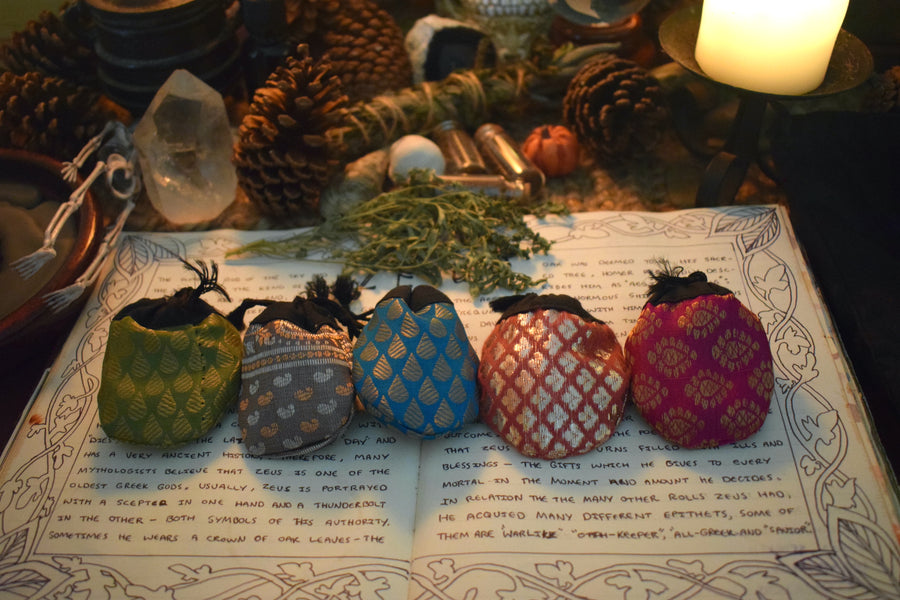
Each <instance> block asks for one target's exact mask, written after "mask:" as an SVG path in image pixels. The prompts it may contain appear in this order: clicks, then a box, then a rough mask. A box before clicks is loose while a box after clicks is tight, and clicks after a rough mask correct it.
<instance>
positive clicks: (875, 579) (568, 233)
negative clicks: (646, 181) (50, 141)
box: [0, 207, 900, 600]
mask: <svg viewBox="0 0 900 600" xmlns="http://www.w3.org/2000/svg"><path fill="white" fill-rule="evenodd" d="M573 223H574V224H573V225H572V226H571V227H569V226H565V227H563V226H560V225H559V224H551V225H547V226H546V231H547V233H548V237H550V238H551V239H554V240H555V241H556V242H557V243H558V244H560V245H565V244H570V243H573V242H574V241H575V240H579V243H581V242H583V241H584V240H596V244H595V245H596V246H598V247H599V246H602V244H603V243H604V240H608V239H613V240H623V239H632V240H640V239H648V238H663V239H672V240H673V241H674V240H681V241H682V242H685V241H687V242H690V241H700V240H710V239H712V240H716V241H717V242H719V243H723V244H731V245H732V246H733V247H734V249H735V251H736V252H737V254H738V255H739V256H740V257H741V259H742V272H743V275H744V284H745V285H746V286H747V289H748V290H750V291H751V292H752V293H753V298H752V301H751V305H752V307H753V308H754V309H755V310H756V311H757V312H758V314H759V315H760V317H761V319H762V320H763V322H764V324H765V325H766V328H767V332H768V335H769V338H770V342H771V345H772V349H773V354H774V355H775V362H776V364H775V369H776V396H777V398H776V400H777V406H778V409H779V410H780V411H781V412H782V418H783V419H784V420H785V422H786V423H788V424H789V425H790V428H789V431H788V432H787V434H788V439H789V441H790V444H791V448H792V451H793V452H794V455H795V461H796V465H797V468H798V473H800V476H801V478H802V479H803V482H804V486H805V488H806V489H809V490H811V491H812V492H811V493H810V497H809V499H808V502H809V505H810V507H811V513H812V514H814V515H815V519H816V523H815V529H816V531H817V534H819V535H818V541H819V548H818V549H817V550H815V551H804V552H802V553H794V554H790V553H789V554H786V555H784V554H781V555H775V554H770V555H766V556H762V555H760V556H754V557H740V558H735V559H733V560H730V559H729V558H728V557H719V558H713V557H710V556H700V557H697V556H683V557H674V558H673V557H662V556H660V557H651V556H640V557H631V559H629V560H627V561H625V562H623V561H622V559H621V558H613V557H609V560H608V561H607V563H608V564H602V565H601V564H598V563H599V561H598V560H597V559H596V558H594V559H591V560H580V559H578V560H574V559H573V561H568V560H565V559H553V558H551V557H547V556H534V557H527V556H526V557H516V559H515V561H509V562H508V561H506V560H505V559H503V558H498V557H496V556H485V555H475V554H472V555H466V556H465V557H462V556H453V557H450V556H446V557H440V558H437V559H433V558H432V559H429V560H428V561H427V562H426V563H425V564H422V565H416V568H415V569H414V571H413V573H412V574H411V576H412V579H413V584H412V585H411V587H410V589H411V590H414V591H415V592H416V595H415V597H420V598H436V599H437V598H442V599H453V600H456V599H457V598H459V599H462V598H468V597H470V596H467V595H466V594H467V591H466V590H468V589H471V588H472V587H473V585H474V589H478V586H477V585H475V584H470V583H469V582H477V581H485V580H486V578H487V579H491V580H495V581H502V582H503V585H504V586H505V587H502V590H503V592H502V593H504V594H507V593H508V594H512V595H511V596H509V597H516V593H517V592H520V591H523V590H543V591H545V592H546V594H547V595H549V596H550V597H553V594H556V595H557V596H558V597H563V598H569V597H571V598H576V597H594V596H593V595H592V594H593V593H594V592H593V591H592V592H591V593H587V591H588V590H603V593H604V594H610V595H612V596H622V595H625V594H632V593H634V594H637V597H646V594H649V593H651V592H652V593H654V594H655V596H654V597H660V598H675V597H682V598H684V597H691V596H693V595H695V594H697V593H699V592H700V591H701V590H703V591H705V592H706V593H711V594H712V595H713V596H714V597H741V596H742V595H743V594H745V593H748V592H749V591H751V590H752V589H755V590H760V591H762V592H764V591H765V590H769V592H772V593H780V594H781V597H798V598H799V597H808V594H809V593H810V590H815V591H816V592H818V593H819V594H820V595H821V596H822V597H854V594H856V597H858V595H859V593H862V592H865V591H868V592H869V593H874V594H881V595H890V594H892V593H894V592H895V591H896V587H891V586H896V585H897V579H896V573H897V570H896V569H897V565H898V564H900V552H898V549H897V541H896V536H895V534H894V533H893V529H894V528H896V527H897V523H896V514H895V511H896V505H895V502H896V498H895V497H894V494H895V492H894V491H893V490H892V489H890V488H889V486H888V484H887V483H886V482H884V481H883V480H880V481H879V480H878V476H877V474H876V473H855V472H852V471H851V472H848V470H847V468H846V466H845V465H844V461H845V458H846V456H847V453H848V445H849V444H850V443H851V442H857V441H860V440H865V439H867V436H868V435H870V434H869V432H868V431H867V430H865V429H864V426H865V423H864V422H863V421H864V420H863V421H854V420H852V419H849V418H848V417H847V416H846V415H847V413H846V411H845V410H844V406H845V404H848V403H849V404H851V405H855V404H858V403H859V402H860V400H859V398H858V391H856V390H855V389H854V388H853V387H852V385H850V384H849V383H848V384H847V387H846V389H839V390H838V389H834V388H833V386H831V387H829V388H828V389H827V390H826V389H823V388H820V387H819V385H818V384H819V381H820V375H821V372H822V371H824V370H826V369H831V370H833V369H835V368H837V369H838V370H841V369H845V365H843V363H842V360H843V358H842V356H841V355H840V354H839V353H838V352H835V351H834V349H833V348H823V347H821V346H822V342H820V340H819V335H818V334H817V332H819V331H821V330H822V329H823V327H827V326H828V324H827V322H808V319H809V318H812V319H815V318H819V317H820V316H818V315H804V316H803V317H802V318H801V316H800V315H798V314H797V301H798V295H799V294H809V295H814V290H812V289H808V290H805V291H804V290H803V288H804V287H805V286H807V285H808V282H807V281H806V279H805V278H806V275H805V274H804V273H796V272H794V271H793V269H792V266H793V264H794V263H793V262H791V261H800V260H801V259H800V258H799V256H798V255H793V253H795V252H796V249H795V248H793V245H794V242H793V238H792V236H791V233H790V231H788V230H787V229H786V227H785V225H784V224H785V223H787V217H786V213H785V212H784V211H783V209H780V208H773V207H741V208H726V209H693V210H688V211H680V212H676V213H670V214H651V213H599V214H595V213H590V214H585V215H579V216H578V218H576V219H574V220H573ZM539 227H543V226H541V225H539ZM217 235H219V234H217V233H216V232H212V233H210V234H206V235H205V236H203V235H198V234H194V235H193V236H182V235H181V234H178V235H162V234H150V235H146V236H142V235H129V236H128V237H126V238H124V239H123V243H122V244H121V246H120V248H119V251H118V253H117V255H116V258H115V261H114V262H113V263H112V264H111V266H110V267H109V269H110V272H109V273H108V274H107V276H106V277H105V278H104V280H103V283H102V284H101V285H100V286H99V287H98V289H97V290H96V291H95V292H94V295H93V296H92V298H91V300H90V301H89V302H88V305H87V307H86V309H85V312H84V314H83V315H82V318H81V320H80V321H79V327H80V329H78V328H77V329H76V333H77V334H78V335H73V336H72V337H71V338H70V339H69V340H68V341H67V343H66V346H65V347H64V348H63V351H62V357H63V360H62V361H60V362H59V363H57V365H55V367H54V373H53V376H52V377H51V378H50V379H49V380H48V386H47V387H46V388H45V389H44V390H43V392H42V398H43V399H44V403H43V404H41V405H40V413H37V417H38V418H37V419H36V420H28V421H26V422H25V427H24V428H23V429H22V430H20V431H19V432H18V435H17V438H16V439H14V440H13V442H12V443H11V444H10V446H9V447H8V449H7V454H6V455H5V456H4V464H3V465H2V468H3V480H2V483H0V527H2V529H0V532H2V537H0V565H2V569H3V572H4V573H5V574H6V575H7V579H6V580H5V582H4V583H2V584H0V585H2V586H6V589H7V590H8V591H15V592H17V593H20V594H21V595H22V596H23V597H35V598H37V597H44V596H49V597H54V596H55V597H60V598H62V597H69V596H73V595H75V594H76V593H77V594H78V595H80V597H85V598H94V597H97V598H100V597H107V595H109V594H110V593H111V592H110V590H113V589H115V590H118V591H119V592H120V593H121V594H122V597H144V598H157V597H158V598H178V597H191V598H207V597H215V596H216V595H217V594H219V593H220V592H222V590H223V589H238V588H239V589H243V590H246V594H251V590H252V594H253V595H255V596H256V597H258V598H280V597H296V598H331V597H344V596H341V595H340V594H344V595H346V596H347V597H360V598H363V599H368V598H372V599H374V598H394V597H398V598H399V597H404V596H405V594H406V586H407V580H408V579H409V577H410V573H409V563H408V562H404V561H399V562H398V561H393V560H385V561H372V560H368V559H367V560H366V561H365V562H357V563H355V562H354V561H353V560H352V559H351V560H346V561H343V564H342V561H340V560H335V559H333V558H331V559H328V560H327V561H325V560H323V561H321V562H318V561H317V559H305V558H298V559H296V560H293V559H292V560H287V559H274V560H260V559H257V558H256V557H241V558H232V559H228V558H221V557H215V559H213V558H212V557H177V559H176V558H174V557H173V560H172V562H171V563H170V564H168V565H167V569H166V571H165V572H163V573H161V574H160V573H156V574H154V575H153V576H150V575H147V576H146V577H144V578H143V579H139V578H137V577H135V576H133V575H126V574H124V572H123V571H124V570H125V569H122V568H118V567H117V565H119V564H122V565H124V564H127V563H128V562H129V560H131V559H128V558H124V557H116V556H91V557H90V559H89V560H88V559H85V558H83V557H81V556H79V555H77V554H73V555H59V556H51V557H46V556H43V555H38V554H36V553H35V548H36V546H37V544H38V542H39V540H40V537H41V535H42V533H43V532H44V531H45V527H46V520H47V519H48V518H49V517H50V516H51V515H52V514H53V512H54V509H55V504H56V502H57V501H58V499H59V497H60V496H61V490H60V481H62V479H64V475H65V473H66V472H67V471H68V470H70V469H71V468H72V465H73V464H74V454H75V452H76V449H77V448H80V447H81V441H80V440H79V439H77V438H76V435H84V431H85V423H86V422H87V421H89V420H90V419H92V418H93V417H94V414H95V402H94V399H95V397H96V391H97V387H98V385H99V381H98V379H97V377H96V376H95V375H93V374H92V373H97V372H99V369H98V364H99V361H100V360H101V359H102V355H103V350H104V347H105V338H106V334H107V332H108V323H109V319H110V318H111V316H112V314H114V313H115V312H116V311H117V310H118V309H119V308H121V307H122V306H125V305H126V304H128V303H130V302H132V301H134V300H136V299H138V298H139V297H141V294H142V293H143V292H144V290H146V289H148V287H149V285H150V281H151V280H152V279H153V277H154V274H155V271H156V269H157V268H158V265H159V261H161V260H167V259H171V257H172V255H175V256H185V255H188V256H191V257H192V258H193V257H194V255H196V254H198V253H199V254H200V255H201V256H203V255H208V256H215V257H218V256H223V255H224V252H225V251H226V250H229V249H231V248H233V247H234V241H235V236H238V237H239V238H240V239H248V238H249V237H252V236H248V235H246V234H234V236H231V237H229V236H227V235H223V236H222V238H221V239H218V238H217ZM241 236H243V237H241ZM257 237H261V235H258V236H257ZM197 239H200V240H201V241H200V242H197V241H196V240H197ZM147 240H152V243H151V242H148V241H147ZM184 240H191V242H190V243H191V247H190V252H188V249H187V248H186V246H187V245H188V242H187V241H184ZM606 243H609V242H608V241H607V242H606ZM776 244H780V246H779V249H778V250H776V249H774V246H775V245H776ZM785 244H787V245H788V246H789V247H790V250H789V251H786V250H785V249H784V248H785ZM196 246H199V247H200V248H199V250H198V249H195V247H196ZM786 253H791V254H792V255H791V256H789V257H788V256H782V255H783V254H786ZM799 264H801V265H802V262H799ZM759 273H763V274H764V276H762V277H760V276H758V275H757V274H759ZM751 274H753V275H751ZM91 363H95V364H94V365H93V368H92V369H88V368H87V367H88V365H90V364H91ZM801 399H802V401H801ZM16 451H19V452H16ZM22 451H27V452H28V454H27V456H22V455H21V452H22ZM863 451H864V452H865V453H866V455H867V457H868V459H869V461H870V462H869V463H868V464H878V461H879V460H880V458H879V457H878V455H877V452H876V451H875V450H874V449H872V448H871V447H869V446H868V444H867V445H866V448H864V449H863ZM14 454H15V464H13V460H12V456H13V455H14ZM885 496H889V498H888V499H887V502H888V504H889V506H888V507H885V505H884V502H885V499H884V497H885ZM229 561H233V562H229ZM129 572H130V571H129ZM487 576H491V577H487ZM229 586H236V587H229ZM510 586H511V587H510ZM754 586H757V587H754ZM742 590H743V591H742ZM401 591H402V592H401ZM388 592H393V593H401V595H399V596H397V595H389V594H388ZM641 592H643V593H644V595H641ZM500 593H501V592H500V591H498V592H497V594H498V595H496V596H489V595H487V592H486V591H485V592H484V594H482V593H479V595H478V596H477V597H478V598H486V597H497V598H501V597H504V596H502V595H500ZM586 593H587V595H585V594H586ZM803 593H806V594H807V595H806V596H801V595H800V594H803ZM104 594H106V595H104ZM596 597H608V596H603V595H601V596H596ZM629 597H631V596H630V595H629Z"/></svg>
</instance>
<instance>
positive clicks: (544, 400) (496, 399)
mask: <svg viewBox="0 0 900 600" xmlns="http://www.w3.org/2000/svg"><path fill="white" fill-rule="evenodd" d="M491 306H492V307H493V308H495V310H502V311H503V314H502V316H501V317H500V320H499V321H498V322H497V324H496V325H495V326H494V329H493V330H492V331H491V333H490V335H489V336H488V338H487V339H486V340H485V342H484V347H483V349H482V356H481V363H480V367H479V370H478V381H479V384H480V388H481V418H482V420H483V421H484V422H485V423H486V424H487V425H488V427H490V428H491V429H493V430H494V431H496V432H497V433H498V434H499V435H500V436H501V437H502V438H503V439H504V440H506V441H507V442H508V443H509V444H510V445H511V446H513V447H514V448H516V449H517V450H518V451H519V452H520V453H522V454H524V455H525V456H532V457H537V458H544V459H559V458H564V457H568V456H574V455H578V454H584V453H585V452H588V451H590V450H592V449H594V448H596V447H598V446H600V445H601V444H603V443H604V442H606V440H608V439H609V438H610V436H612V434H613V432H614V431H615V429H616V427H617V426H618V424H619V421H620V420H621V418H622V411H623V407H624V404H625V392H626V386H627V382H628V371H627V366H626V364H625V357H624V355H623V352H622V347H621V346H620V344H619V342H618V341H617V340H616V336H615V333H614V332H613V331H612V329H611V328H610V327H609V326H608V325H607V324H606V323H604V322H603V321H600V320H598V319H596V318H594V317H593V316H591V315H590V314H589V313H588V312H587V311H585V310H584V308H583V307H582V306H581V304H580V303H579V302H578V301H577V300H575V299H574V298H572V297H570V296H564V295H554V294H547V295H540V296H539V295H537V294H528V295H525V296H511V297H509V298H506V299H502V298H501V299H500V300H499V301H494V302H492V303H491Z"/></svg>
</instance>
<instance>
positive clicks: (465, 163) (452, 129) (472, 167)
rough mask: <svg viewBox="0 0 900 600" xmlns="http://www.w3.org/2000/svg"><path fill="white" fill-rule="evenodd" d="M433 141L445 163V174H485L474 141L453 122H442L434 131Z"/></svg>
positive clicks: (485, 171) (483, 165) (485, 169)
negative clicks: (442, 154)
mask: <svg viewBox="0 0 900 600" xmlns="http://www.w3.org/2000/svg"><path fill="white" fill-rule="evenodd" d="M433 136H434V141H435V142H436V143H437V145H438V147H439V148H440V149H441V152H443V153H444V160H445V161H446V162H447V167H446V169H447V173H450V174H469V175H472V174H481V173H487V166H485V164H484V161H483V160H482V159H481V154H479V153H478V149H477V148H476V147H475V141H474V140H473V139H472V137H471V136H470V135H469V134H468V133H466V132H465V131H464V130H463V129H461V128H460V127H459V125H457V124H456V122H455V121H444V122H443V123H441V124H440V125H438V126H437V127H435V129H434V133H433Z"/></svg>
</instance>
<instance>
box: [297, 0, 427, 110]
mask: <svg viewBox="0 0 900 600" xmlns="http://www.w3.org/2000/svg"><path fill="white" fill-rule="evenodd" d="M316 10H317V13H318V17H317V18H318V23H317V32H319V33H317V34H316V36H315V37H314V38H311V42H310V44H311V45H312V46H313V54H314V55H315V56H322V57H323V58H325V59H327V60H328V61H330V62H331V64H332V68H333V70H334V73H335V74H336V75H337V76H338V77H340V79H341V83H343V85H344V90H345V92H346V93H347V95H348V96H349V98H350V101H351V102H357V101H361V100H370V99H372V98H374V97H375V96H377V95H379V94H381V93H384V92H387V91H392V90H398V89H402V88H405V87H408V86H410V85H411V84H412V65H411V63H410V61H409V55H408V54H407V52H406V48H405V46H404V45H403V42H404V36H403V32H402V30H401V29H400V26H399V25H398V24H397V22H396V21H395V20H394V18H393V17H392V16H391V15H390V14H389V13H388V12H387V11H385V10H383V9H381V8H379V7H378V5H377V4H376V3H375V2H374V1H373V0H349V1H347V2H338V1H337V0H318V2H317V9H316Z"/></svg>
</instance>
